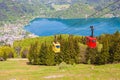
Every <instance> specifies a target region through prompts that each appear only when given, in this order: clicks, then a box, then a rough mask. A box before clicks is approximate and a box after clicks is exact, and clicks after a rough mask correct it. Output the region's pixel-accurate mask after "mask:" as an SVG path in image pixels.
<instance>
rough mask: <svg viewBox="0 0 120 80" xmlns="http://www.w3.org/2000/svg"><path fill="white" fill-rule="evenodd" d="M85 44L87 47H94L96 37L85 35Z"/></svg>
mask: <svg viewBox="0 0 120 80" xmlns="http://www.w3.org/2000/svg"><path fill="white" fill-rule="evenodd" d="M86 44H87V45H88V47H89V48H96V38H94V37H90V36H87V37H86Z"/></svg>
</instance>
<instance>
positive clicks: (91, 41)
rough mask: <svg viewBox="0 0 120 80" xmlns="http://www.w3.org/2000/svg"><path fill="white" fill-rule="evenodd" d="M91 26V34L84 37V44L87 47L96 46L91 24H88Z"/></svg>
mask: <svg viewBox="0 0 120 80" xmlns="http://www.w3.org/2000/svg"><path fill="white" fill-rule="evenodd" d="M90 28H91V31H92V34H91V36H87V37H86V45H87V46H88V47H89V48H96V46H97V44H96V38H95V37H93V30H94V28H93V26H90Z"/></svg>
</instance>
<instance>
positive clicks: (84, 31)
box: [25, 18, 120, 36]
mask: <svg viewBox="0 0 120 80" xmlns="http://www.w3.org/2000/svg"><path fill="white" fill-rule="evenodd" d="M90 26H94V35H95V36H99V35H101V34H113V33H114V32H116V31H117V30H119V31H120V18H89V19H56V18H35V19H34V20H32V21H30V22H29V24H28V25H27V26H25V30H27V31H28V32H31V33H34V34H35V35H38V36H50V35H55V34H73V35H82V36H89V35H91V30H90V28H89V27H90Z"/></svg>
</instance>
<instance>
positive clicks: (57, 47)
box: [52, 42, 60, 53]
mask: <svg viewBox="0 0 120 80" xmlns="http://www.w3.org/2000/svg"><path fill="white" fill-rule="evenodd" d="M52 48H53V51H54V52H55V53H59V52H60V43H59V42H53V47H52Z"/></svg>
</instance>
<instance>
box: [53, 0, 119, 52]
mask: <svg viewBox="0 0 120 80" xmlns="http://www.w3.org/2000/svg"><path fill="white" fill-rule="evenodd" d="M117 2H119V1H115V2H113V3H112V4H109V5H108V6H106V7H104V8H103V9H101V10H99V12H101V11H103V10H104V9H106V8H108V7H110V6H111V5H114V4H116V3H117ZM117 8H119V7H117ZM117 8H115V9H114V10H116V9H117ZM109 12H111V11H108V12H106V13H105V14H107V13H109ZM97 13H98V12H95V13H93V14H92V15H90V16H89V18H91V17H92V16H94V15H96V14H97ZM105 14H102V15H100V16H103V15H105ZM100 16H99V17H100ZM92 21H93V20H92ZM78 23H79V22H77V23H74V24H72V25H70V26H74V25H77V24H78ZM70 26H69V27H70ZM69 27H68V28H65V29H64V31H65V30H68V29H71V28H69ZM90 28H91V36H86V45H87V46H88V47H89V48H96V47H97V44H96V38H95V37H94V36H93V33H94V32H93V31H94V28H93V26H90ZM62 31H63V30H62ZM60 32H61V31H60ZM60 32H59V33H60ZM55 39H56V41H54V42H53V51H54V52H55V53H59V52H60V43H59V42H57V38H56V36H55Z"/></svg>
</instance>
